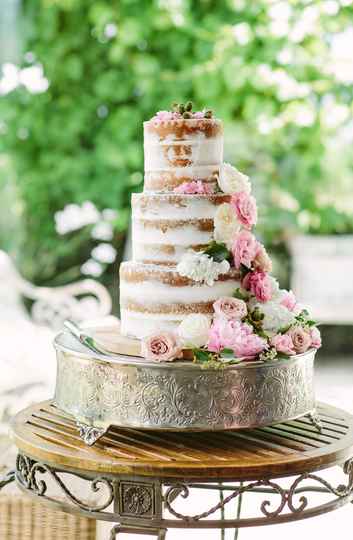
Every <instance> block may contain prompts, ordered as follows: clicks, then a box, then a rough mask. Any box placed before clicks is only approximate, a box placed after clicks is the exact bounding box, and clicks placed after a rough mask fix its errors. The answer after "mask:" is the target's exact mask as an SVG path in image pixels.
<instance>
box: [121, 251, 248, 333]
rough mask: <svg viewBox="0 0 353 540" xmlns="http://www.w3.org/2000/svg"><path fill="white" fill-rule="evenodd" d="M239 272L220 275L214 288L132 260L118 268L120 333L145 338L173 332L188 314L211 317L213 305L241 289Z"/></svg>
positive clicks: (173, 269) (176, 273)
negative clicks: (202, 314) (201, 314)
mask: <svg viewBox="0 0 353 540" xmlns="http://www.w3.org/2000/svg"><path fill="white" fill-rule="evenodd" d="M238 274H239V273H238V271H236V270H234V269H233V270H231V271H230V272H228V273H227V274H224V275H221V276H219V278H218V280H217V281H215V283H214V285H213V286H209V285H206V284H205V283H200V282H196V281H193V280H192V279H188V278H186V277H182V276H180V275H179V274H178V272H177V271H176V269H175V267H170V266H163V265H162V266H158V265H156V264H143V263H137V262H134V261H128V262H123V263H122V264H121V265H120V309H121V333H122V334H123V335H125V336H130V337H135V338H144V337H146V336H148V335H150V334H152V333H154V332H161V331H166V330H167V331H173V330H176V328H177V327H178V325H179V324H180V322H181V321H182V320H183V319H184V318H185V317H186V316H187V315H189V314H190V313H204V314H206V315H209V316H210V318H211V317H212V315H213V303H214V302H215V301H216V300H218V298H220V297H222V296H231V295H232V294H233V292H234V291H235V289H237V288H238V287H239V286H240V283H239V281H238V278H239V275H238Z"/></svg>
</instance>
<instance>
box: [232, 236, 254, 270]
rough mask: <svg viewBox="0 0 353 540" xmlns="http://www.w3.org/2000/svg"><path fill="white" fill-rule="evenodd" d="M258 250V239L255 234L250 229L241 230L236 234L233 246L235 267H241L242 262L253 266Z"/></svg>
mask: <svg viewBox="0 0 353 540" xmlns="http://www.w3.org/2000/svg"><path fill="white" fill-rule="evenodd" d="M257 250H258V241H257V240H256V238H255V236H253V235H252V234H251V232H249V231H240V232H239V233H238V234H237V235H236V237H235V239H234V242H233V246H232V253H233V257H234V266H235V268H238V269H239V268H240V265H241V264H243V265H244V266H246V267H247V268H251V264H252V262H253V260H254V259H255V256H256V252H257Z"/></svg>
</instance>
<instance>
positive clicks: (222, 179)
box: [218, 163, 251, 195]
mask: <svg viewBox="0 0 353 540" xmlns="http://www.w3.org/2000/svg"><path fill="white" fill-rule="evenodd" d="M218 185H219V187H220V188H221V190H222V191H223V192H224V193H228V194H229V195H233V193H238V192H239V191H245V193H250V191H251V183H250V181H249V177H248V176H246V174H243V173H241V172H240V171H238V169H236V168H235V167H233V166H232V165H230V164H229V163H223V165H222V167H221V170H220V171H219V178H218Z"/></svg>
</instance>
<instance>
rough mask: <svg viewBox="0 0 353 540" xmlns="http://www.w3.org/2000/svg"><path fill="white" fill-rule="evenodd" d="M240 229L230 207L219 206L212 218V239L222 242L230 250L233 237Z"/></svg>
mask: <svg viewBox="0 0 353 540" xmlns="http://www.w3.org/2000/svg"><path fill="white" fill-rule="evenodd" d="M240 228H241V227H240V223H239V221H238V220H237V217H236V214H235V212H234V209H233V208H232V206H231V205H230V204H228V203H223V204H221V205H219V207H218V208H217V210H216V214H215V217H214V239H215V240H216V242H224V243H225V244H226V246H227V247H228V249H231V247H232V242H233V240H234V237H235V236H236V234H237V233H238V232H239V231H240Z"/></svg>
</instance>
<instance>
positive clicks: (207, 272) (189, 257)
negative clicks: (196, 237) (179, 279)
mask: <svg viewBox="0 0 353 540" xmlns="http://www.w3.org/2000/svg"><path fill="white" fill-rule="evenodd" d="M229 269H230V264H229V262H228V261H222V262H220V263H219V262H216V261H214V260H213V259H212V258H211V257H210V256H209V255H206V254H205V253H197V252H196V251H188V252H187V253H185V254H184V255H183V256H182V258H181V261H180V262H179V264H178V266H177V272H178V273H179V274H180V275H181V276H184V277H188V278H190V279H193V280H194V281H204V282H205V283H206V284H207V285H209V286H210V287H212V285H214V282H215V281H216V280H217V278H218V276H219V275H220V274H226V273H227V272H228V270H229Z"/></svg>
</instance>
